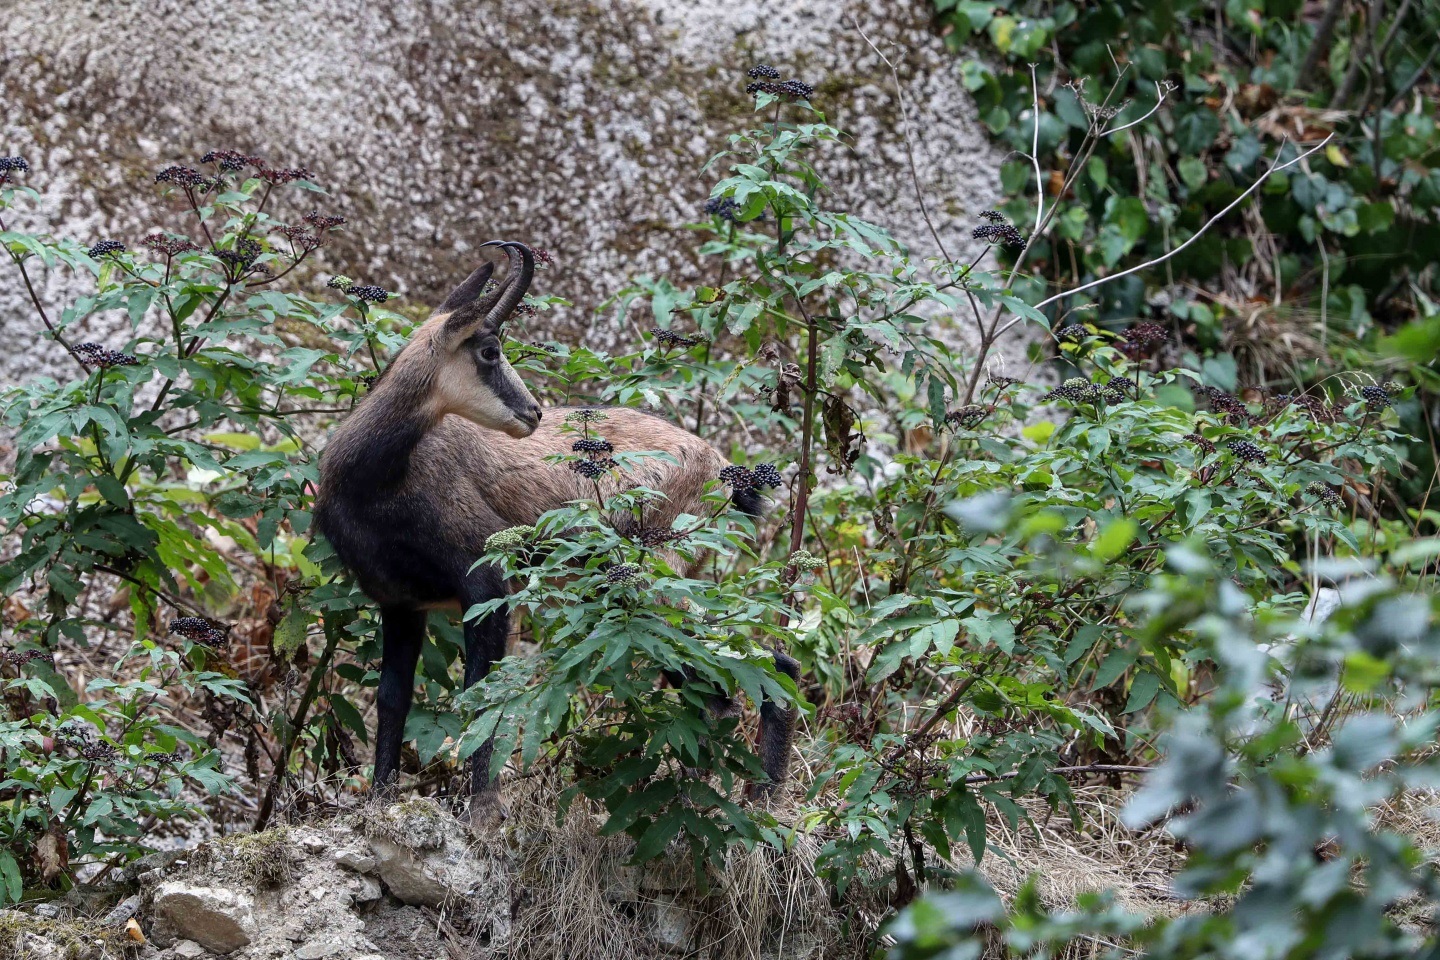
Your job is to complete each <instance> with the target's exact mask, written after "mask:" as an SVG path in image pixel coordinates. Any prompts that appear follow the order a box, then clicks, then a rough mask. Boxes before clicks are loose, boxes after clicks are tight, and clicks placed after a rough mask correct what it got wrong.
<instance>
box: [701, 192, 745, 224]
mask: <svg viewBox="0 0 1440 960" xmlns="http://www.w3.org/2000/svg"><path fill="white" fill-rule="evenodd" d="M705 212H706V213H708V214H710V215H711V216H712V217H719V218H720V219H721V220H730V221H734V219H735V217H736V216H737V215H738V214H739V213H740V204H738V203H736V202H735V198H734V197H711V198H710V199H709V200H706V201H705Z"/></svg>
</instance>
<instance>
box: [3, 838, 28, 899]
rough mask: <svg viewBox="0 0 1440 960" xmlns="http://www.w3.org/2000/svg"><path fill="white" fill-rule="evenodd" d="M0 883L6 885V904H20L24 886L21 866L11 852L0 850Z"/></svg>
mask: <svg viewBox="0 0 1440 960" xmlns="http://www.w3.org/2000/svg"><path fill="white" fill-rule="evenodd" d="M0 882H3V883H4V894H5V902H6V903H19V902H20V896H21V894H23V893H24V892H25V891H24V886H23V885H22V882H21V879H20V865H19V864H18V863H16V862H15V857H14V855H12V854H11V853H10V851H9V850H0Z"/></svg>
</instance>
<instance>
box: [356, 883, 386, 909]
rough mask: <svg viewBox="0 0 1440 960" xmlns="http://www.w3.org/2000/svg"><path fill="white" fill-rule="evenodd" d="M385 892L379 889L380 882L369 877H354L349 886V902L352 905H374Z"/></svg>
mask: <svg viewBox="0 0 1440 960" xmlns="http://www.w3.org/2000/svg"><path fill="white" fill-rule="evenodd" d="M383 896H385V892H384V891H383V890H381V889H380V881H378V880H374V879H372V878H370V877H356V878H354V880H352V881H351V884H350V900H351V902H352V903H358V904H366V903H374V902H375V901H376V900H379V899H380V898H381V897H383Z"/></svg>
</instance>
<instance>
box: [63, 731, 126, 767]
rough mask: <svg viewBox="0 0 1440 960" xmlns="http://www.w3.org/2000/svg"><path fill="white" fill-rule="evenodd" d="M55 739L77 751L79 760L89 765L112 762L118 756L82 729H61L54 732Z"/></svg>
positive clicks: (104, 743)
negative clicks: (86, 761)
mask: <svg viewBox="0 0 1440 960" xmlns="http://www.w3.org/2000/svg"><path fill="white" fill-rule="evenodd" d="M55 739H57V740H59V741H60V742H61V743H63V744H64V745H65V746H67V747H69V748H71V749H72V750H76V751H79V753H80V759H82V760H89V761H90V762H91V763H104V762H107V761H110V760H114V759H115V757H116V756H117V755H118V751H116V749H115V748H114V747H112V746H111V745H110V744H108V743H106V742H105V741H104V740H100V739H98V738H96V736H95V735H94V734H93V733H91V732H90V731H89V730H86V729H84V728H82V727H71V726H66V727H61V728H60V729H59V730H57V731H56V732H55Z"/></svg>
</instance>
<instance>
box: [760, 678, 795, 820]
mask: <svg viewBox="0 0 1440 960" xmlns="http://www.w3.org/2000/svg"><path fill="white" fill-rule="evenodd" d="M771 653H772V654H773V655H774V657H775V669H777V670H779V671H780V672H781V673H783V674H785V676H787V677H789V678H790V679H791V680H794V681H795V682H796V684H799V682H800V661H798V660H796V659H795V658H794V657H792V656H790V655H789V654H788V653H786V652H785V651H783V650H772V651H771ZM794 739H795V709H794V708H793V707H792V708H789V709H787V708H785V707H781V706H779V705H778V704H776V703H775V701H773V700H771V699H770V698H769V697H766V698H765V700H764V701H763V702H762V703H761V704H760V765H761V766H762V767H764V768H765V782H764V783H760V784H756V785H755V788H754V790H753V791H752V793H754V794H758V795H760V796H767V795H769V794H773V793H774V792H775V791H776V790H777V789H779V787H780V785H781V784H782V783H784V782H785V779H786V777H788V776H789V774H790V748H791V744H792V743H793V741H794Z"/></svg>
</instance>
